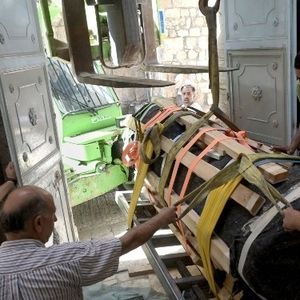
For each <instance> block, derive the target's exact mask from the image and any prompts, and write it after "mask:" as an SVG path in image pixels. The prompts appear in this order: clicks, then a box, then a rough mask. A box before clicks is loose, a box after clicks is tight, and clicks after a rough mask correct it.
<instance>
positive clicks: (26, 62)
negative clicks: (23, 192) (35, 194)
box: [0, 0, 75, 243]
mask: <svg viewBox="0 0 300 300" xmlns="http://www.w3.org/2000/svg"><path fill="white" fill-rule="evenodd" d="M36 2H37V1H36V0H1V1H0V109H1V115H2V119H3V122H4V127H5V132H6V138H7V141H8V146H9V151H10V156H11V159H12V160H13V162H14V164H15V167H16V171H17V174H18V181H19V184H20V185H25V184H26V185H28V184H32V185H37V186H41V187H43V188H45V189H47V190H48V191H49V192H50V193H52V195H53V197H54V201H55V204H56V207H57V218H58V221H57V223H56V226H55V227H56V231H57V232H58V235H59V240H60V242H67V241H72V240H74V238H75V236H74V229H73V220H72V216H71V213H70V207H69V202H68V197H67V192H66V191H67V189H66V185H65V178H64V177H63V168H62V164H61V155H60V152H59V147H58V139H57V132H56V128H55V122H54V118H55V116H54V113H53V106H52V103H51V98H50V97H51V94H50V90H49V82H48V76H47V72H46V67H45V66H46V61H45V55H44V50H43V47H42V37H41V33H40V29H39V27H38V16H37V8H36ZM51 242H52V241H50V243H51Z"/></svg>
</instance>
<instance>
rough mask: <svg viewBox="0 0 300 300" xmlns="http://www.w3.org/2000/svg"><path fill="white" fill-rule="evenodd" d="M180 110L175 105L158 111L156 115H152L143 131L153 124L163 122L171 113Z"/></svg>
mask: <svg viewBox="0 0 300 300" xmlns="http://www.w3.org/2000/svg"><path fill="white" fill-rule="evenodd" d="M178 110H181V108H180V107H178V106H177V105H171V106H169V107H167V108H165V109H163V110H160V111H159V112H158V113H157V114H156V115H154V116H153V117H152V118H151V119H150V120H149V121H148V122H147V123H146V124H145V126H144V128H145V129H147V128H149V127H151V126H153V125H154V124H156V123H158V122H161V121H163V120H164V119H166V118H167V117H168V116H169V115H171V114H172V113H173V112H176V111H178Z"/></svg>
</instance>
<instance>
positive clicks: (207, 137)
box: [154, 98, 288, 184]
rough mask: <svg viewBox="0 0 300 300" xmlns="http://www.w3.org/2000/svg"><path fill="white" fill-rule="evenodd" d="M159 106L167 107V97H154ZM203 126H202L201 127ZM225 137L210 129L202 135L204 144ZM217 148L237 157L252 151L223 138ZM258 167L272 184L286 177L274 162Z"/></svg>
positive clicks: (186, 121)
mask: <svg viewBox="0 0 300 300" xmlns="http://www.w3.org/2000/svg"><path fill="white" fill-rule="evenodd" d="M154 102H155V103H157V104H158V105H160V106H161V107H167V106H169V105H170V103H171V102H170V100H169V99H159V98H157V99H155V101H154ZM179 120H180V122H181V123H182V124H184V125H185V126H190V125H191V124H193V123H194V122H195V121H196V118H194V117H193V116H184V117H181V118H179ZM202 128H203V127H202ZM223 137H225V135H224V134H223V133H222V132H219V131H210V132H206V133H205V134H204V136H203V139H202V140H203V141H204V142H205V143H206V144H210V143H211V142H213V141H214V140H215V139H216V138H218V139H220V138H223ZM215 148H216V149H217V150H224V151H225V152H226V153H227V154H228V155H229V156H231V157H232V158H235V159H236V158H237V157H238V156H239V154H240V153H246V154H250V153H254V151H253V150H251V149H249V148H248V147H246V146H244V145H242V144H240V143H238V142H237V141H236V140H223V141H220V142H219V143H218V145H217V146H216V147H215ZM259 169H260V170H261V172H262V174H263V175H264V177H265V178H266V180H268V181H269V182H271V183H272V184H275V183H278V182H282V181H284V180H286V179H287V177H288V172H287V170H286V169H285V168H284V167H282V166H280V165H278V164H275V163H267V164H264V165H262V166H259Z"/></svg>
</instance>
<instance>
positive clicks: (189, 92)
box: [180, 84, 203, 111]
mask: <svg viewBox="0 0 300 300" xmlns="http://www.w3.org/2000/svg"><path fill="white" fill-rule="evenodd" d="M195 91H196V90H195V87H194V86H193V85H191V84H186V85H183V86H182V87H181V89H180V92H181V95H182V105H183V106H185V107H192V108H195V109H197V110H201V111H202V110H203V109H202V107H201V105H200V104H199V103H198V102H196V101H195Z"/></svg>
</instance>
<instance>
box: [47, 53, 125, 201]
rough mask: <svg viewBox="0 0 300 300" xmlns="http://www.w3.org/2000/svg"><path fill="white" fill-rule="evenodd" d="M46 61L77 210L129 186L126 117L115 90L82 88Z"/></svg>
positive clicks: (60, 66)
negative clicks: (125, 159)
mask: <svg viewBox="0 0 300 300" xmlns="http://www.w3.org/2000/svg"><path fill="white" fill-rule="evenodd" d="M48 62H49V63H48V73H49V79H50V83H51V89H52V95H53V99H54V103H55V110H56V118H57V123H58V128H59V135H60V137H61V149H62V154H63V162H64V167H65V174H66V177H67V182H68V189H69V196H70V200H71V204H72V206H75V205H78V204H80V203H83V202H85V201H88V200H90V199H92V198H95V197H97V196H100V195H102V194H104V193H106V192H108V191H111V190H112V189H114V188H116V187H117V186H119V185H121V184H123V183H125V182H127V181H128V174H129V172H128V168H126V167H125V166H124V165H123V164H122V161H121V153H122V146H123V142H122V139H121V134H122V132H123V129H122V127H121V126H120V123H121V122H122V120H123V119H124V117H123V116H122V111H121V107H120V104H119V102H118V98H117V96H116V94H115V92H114V90H113V89H112V88H110V87H103V86H94V85H89V84H82V83H79V82H78V81H77V80H76V78H75V77H74V76H73V74H72V71H71V69H70V66H69V65H68V64H67V63H65V62H63V61H62V60H59V59H54V58H49V59H48ZM98 68H101V66H99V65H98ZM100 71H101V70H100Z"/></svg>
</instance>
